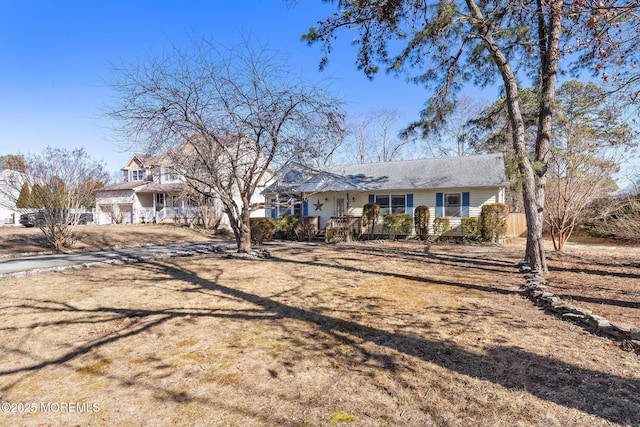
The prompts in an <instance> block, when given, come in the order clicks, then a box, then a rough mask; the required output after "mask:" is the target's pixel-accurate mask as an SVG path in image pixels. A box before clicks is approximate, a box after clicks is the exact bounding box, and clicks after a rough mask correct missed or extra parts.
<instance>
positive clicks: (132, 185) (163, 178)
mask: <svg viewBox="0 0 640 427" xmlns="http://www.w3.org/2000/svg"><path fill="white" fill-rule="evenodd" d="M122 173H123V178H124V180H123V181H122V182H119V183H117V184H112V185H108V186H105V187H102V188H100V189H99V190H98V191H97V192H96V211H97V216H96V220H97V223H98V224H112V223H118V224H121V223H122V224H140V223H160V222H165V221H175V220H184V221H188V222H198V221H199V220H201V219H202V216H203V214H209V215H211V214H213V212H212V211H213V210H214V209H206V210H205V209H202V206H201V205H202V203H198V202H197V201H196V200H195V199H194V198H193V197H190V195H189V192H188V191H187V190H188V187H187V185H186V184H185V183H184V180H183V179H182V178H181V177H180V176H179V175H178V174H177V173H176V172H175V171H174V170H173V169H172V167H171V161H170V159H169V157H168V156H167V155H159V156H152V155H144V154H134V155H133V157H131V160H129V162H128V163H127V164H126V166H125V167H123V168H122ZM205 204H207V205H208V208H213V204H214V202H213V200H212V199H211V198H209V199H208V200H206V201H205ZM216 213H217V214H218V215H219V209H218V211H217V212H216Z"/></svg>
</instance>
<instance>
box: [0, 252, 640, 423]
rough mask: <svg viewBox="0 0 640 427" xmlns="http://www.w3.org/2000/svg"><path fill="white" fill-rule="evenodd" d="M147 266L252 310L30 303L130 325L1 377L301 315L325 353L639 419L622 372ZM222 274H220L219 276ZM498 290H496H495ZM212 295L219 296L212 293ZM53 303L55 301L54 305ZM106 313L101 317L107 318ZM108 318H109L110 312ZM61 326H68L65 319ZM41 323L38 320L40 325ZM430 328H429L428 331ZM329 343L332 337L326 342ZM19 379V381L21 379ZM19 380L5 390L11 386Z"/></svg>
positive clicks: (634, 392)
mask: <svg viewBox="0 0 640 427" xmlns="http://www.w3.org/2000/svg"><path fill="white" fill-rule="evenodd" d="M272 261H275V262H276V263H278V262H286V263H299V264H300V267H301V268H304V266H305V265H308V262H305V261H296V260H291V259H283V258H275V259H273V260H272ZM234 262H235V261H234V260H229V261H228V263H229V264H228V265H229V268H234V265H233V263H234ZM311 264H313V265H319V266H326V267H331V268H335V269H343V270H346V271H355V272H364V273H377V274H380V272H372V271H369V270H365V269H360V268H354V267H348V266H336V265H330V264H323V263H320V262H311ZM140 268H143V269H147V270H149V271H151V272H154V273H157V274H162V275H164V276H166V277H168V278H174V279H177V280H180V281H186V282H187V283H189V284H190V286H191V287H189V288H186V289H183V290H178V291H177V292H203V293H204V294H205V295H209V296H212V297H213V296H215V297H224V298H233V299H235V300H238V301H240V302H248V303H251V304H253V305H254V306H255V309H250V310H230V309H227V310H215V309H200V310H198V309H195V310H194V309H182V308H174V309H171V308H167V309H161V310H130V309H126V308H118V307H102V308H99V309H95V310H81V309H78V308H76V307H73V306H71V305H69V304H61V303H57V302H47V301H40V302H38V301H37V300H33V301H31V302H28V303H27V304H24V305H23V307H24V308H30V309H33V310H37V311H46V310H51V311H69V312H81V313H82V314H83V315H85V316H86V317H85V318H83V319H81V320H80V321H83V322H87V323H91V322H96V321H101V320H96V317H97V318H98V319H103V320H102V321H104V319H111V320H112V319H129V321H130V324H129V326H128V327H127V328H126V329H124V330H123V331H120V332H119V333H117V334H114V335H110V336H106V337H102V338H100V339H96V340H93V341H89V342H87V343H85V344H84V345H81V346H78V347H76V348H74V349H72V350H70V351H69V352H67V353H66V354H63V355H62V356H60V357H58V358H56V359H52V360H46V361H42V362H40V363H35V364H33V365H29V366H24V367H21V368H16V369H7V370H4V371H1V372H0V377H7V376H9V375H11V374H16V373H28V372H33V371H36V370H39V369H42V368H45V367H47V366H50V365H60V364H64V363H65V362H68V361H70V360H72V359H74V358H76V357H78V356H80V355H83V354H86V353H89V352H90V351H92V350H94V349H96V348H100V347H102V346H105V345H107V344H110V343H114V342H117V341H119V340H121V339H125V338H128V337H131V336H134V335H138V334H140V333H142V332H144V331H148V330H150V329H152V328H154V327H156V326H158V325H160V324H162V323H164V322H167V321H170V320H172V319H176V318H185V317H187V316H189V317H190V318H191V319H194V318H195V319H197V318H199V317H217V318H224V319H242V320H245V321H247V320H248V321H256V322H257V321H262V322H264V321H271V320H277V319H294V320H297V321H302V322H305V323H307V324H311V325H314V326H315V327H316V328H317V329H318V330H319V331H321V332H322V333H324V334H326V336H322V335H317V334H312V335H311V336H309V337H308V338H307V339H310V340H311V339H314V338H315V339H319V340H324V341H325V342H324V343H323V342H316V343H314V344H316V345H314V346H313V348H312V349H311V350H305V351H324V350H326V349H327V348H330V347H331V346H332V343H331V342H330V341H329V340H328V339H327V336H328V337H331V338H332V339H333V340H335V341H337V342H340V343H343V344H345V345H348V346H350V347H351V348H352V349H353V350H355V351H356V352H358V353H359V354H360V355H361V357H362V359H363V360H364V361H368V360H373V361H376V362H377V363H379V364H380V365H381V366H382V367H383V368H384V369H387V370H389V371H394V370H396V369H398V365H399V364H398V363H396V360H397V356H396V354H393V353H391V354H390V353H389V352H388V351H386V350H385V351H372V350H370V348H371V345H369V346H368V347H369V349H367V348H365V347H364V345H363V344H361V343H369V344H375V345H376V346H378V347H380V350H382V348H385V349H387V350H391V351H392V352H396V353H399V354H398V356H402V355H408V356H411V357H415V358H418V359H421V360H423V361H425V362H429V363H433V364H436V365H439V366H441V367H444V368H446V369H449V370H451V371H453V372H457V373H459V374H463V375H467V376H471V377H474V378H479V379H482V380H486V381H490V382H492V383H494V384H498V385H501V386H503V387H506V388H509V389H513V390H526V391H527V392H529V393H531V394H532V395H534V396H536V397H538V398H540V399H543V400H547V401H550V402H553V403H556V404H559V405H563V406H566V407H569V408H575V409H578V410H580V411H583V412H585V413H589V414H592V415H597V416H600V417H602V418H604V419H606V420H609V421H612V422H617V423H627V424H632V423H634V422H637V420H639V419H640V394H638V390H639V389H640V382H639V381H637V380H632V379H629V378H624V377H619V376H616V375H611V374H607V373H603V372H601V371H598V370H597V369H585V368H581V367H578V366H575V365H572V364H569V363H565V362H561V361H558V360H556V359H554V358H552V357H548V356H542V355H539V354H535V353H530V352H528V351H525V350H523V349H521V348H516V347H499V346H498V347H492V348H489V349H487V350H486V351H485V353H484V354H476V353H472V352H469V351H467V350H465V349H463V348H461V347H459V346H457V345H456V344H454V343H452V342H450V341H442V340H436V339H429V338H425V337H422V336H412V335H407V334H403V333H398V332H389V331H388V330H384V329H379V328H375V327H370V326H365V325H363V324H361V323H358V322H357V321H353V320H345V319H340V318H336V317H332V316H328V315H324V314H319V313H316V312H313V311H311V310H308V309H304V308H300V307H296V306H293V305H290V304H286V303H283V302H279V301H276V300H275V299H274V298H273V297H264V296H260V295H256V294H253V293H249V292H245V291H242V290H239V289H235V288H231V287H229V286H224V285H221V284H219V283H218V281H217V279H214V280H209V279H206V278H203V277H200V276H199V275H198V274H197V273H195V272H193V271H190V270H187V269H183V268H180V267H177V266H175V265H169V264H167V263H163V262H159V261H155V262H147V263H144V264H140ZM383 274H388V275H390V276H395V277H399V278H405V279H409V280H418V281H424V282H429V283H436V284H444V285H450V286H461V287H464V288H471V289H484V290H487V287H484V286H479V285H468V284H460V283H450V282H438V281H435V282H433V281H430V280H428V279H423V278H419V277H413V276H408V275H400V274H391V273H383ZM218 277H219V276H218ZM490 289H491V288H490ZM490 292H498V293H501V294H502V293H511V292H505V291H504V290H502V289H491V290H490ZM212 293H213V294H212ZM51 303H53V304H55V306H53V307H52V306H51ZM101 316H102V317H101ZM104 316H106V317H104ZM61 323H65V321H62V322H61ZM41 326H43V325H42V324H37V325H35V324H34V325H33V326H32V327H33V328H34V329H35V328H38V327H41ZM425 332H426V331H425ZM327 341H329V342H327ZM14 383H15V382H14ZM11 386H12V385H11V384H9V385H5V386H3V387H2V389H0V390H3V391H6V390H7V389H8V388H10V387H11ZM162 395H163V396H165V398H166V399H173V400H177V401H188V400H190V399H191V397H190V396H189V395H188V394H185V393H183V392H181V393H178V394H176V392H173V391H171V390H165V391H164V392H163V393H162Z"/></svg>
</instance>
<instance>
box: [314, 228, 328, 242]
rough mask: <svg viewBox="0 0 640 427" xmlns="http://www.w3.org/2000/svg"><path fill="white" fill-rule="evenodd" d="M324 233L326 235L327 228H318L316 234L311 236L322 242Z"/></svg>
mask: <svg viewBox="0 0 640 427" xmlns="http://www.w3.org/2000/svg"><path fill="white" fill-rule="evenodd" d="M326 235H327V230H325V229H320V230H318V232H317V233H316V235H315V236H313V240H322V241H323V242H324V239H325V237H326Z"/></svg>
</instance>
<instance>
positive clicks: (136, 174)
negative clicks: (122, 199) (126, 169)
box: [131, 169, 144, 181]
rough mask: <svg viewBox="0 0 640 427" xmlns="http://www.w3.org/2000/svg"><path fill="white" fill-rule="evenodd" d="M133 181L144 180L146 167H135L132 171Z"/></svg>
mask: <svg viewBox="0 0 640 427" xmlns="http://www.w3.org/2000/svg"><path fill="white" fill-rule="evenodd" d="M131 181H144V169H134V170H132V171H131Z"/></svg>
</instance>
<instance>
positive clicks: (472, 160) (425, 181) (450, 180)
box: [329, 154, 507, 191]
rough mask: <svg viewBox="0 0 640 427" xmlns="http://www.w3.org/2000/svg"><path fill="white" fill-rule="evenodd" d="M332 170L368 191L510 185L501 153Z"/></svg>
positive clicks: (342, 167) (375, 164) (371, 164)
mask: <svg viewBox="0 0 640 427" xmlns="http://www.w3.org/2000/svg"><path fill="white" fill-rule="evenodd" d="M329 171H330V172H331V173H334V174H337V175H341V176H343V177H344V178H345V179H346V180H347V181H348V182H350V183H351V184H353V185H355V186H357V187H359V188H362V189H364V190H369V191H376V190H409V189H419V188H420V189H439V188H443V189H444V188H464V187H501V186H505V185H507V180H506V177H505V173H504V160H503V157H502V154H487V155H478V156H463V157H444V158H434V159H421V160H406V161H397V162H384V163H369V164H355V165H343V166H334V167H332V168H330V170H329Z"/></svg>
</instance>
